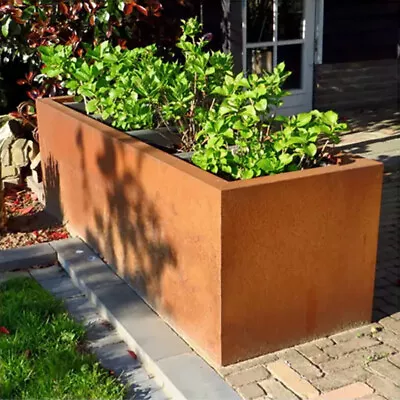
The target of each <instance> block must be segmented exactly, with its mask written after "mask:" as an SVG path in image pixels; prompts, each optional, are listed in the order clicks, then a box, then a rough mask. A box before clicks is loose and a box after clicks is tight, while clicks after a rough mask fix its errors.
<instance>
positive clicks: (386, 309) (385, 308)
mask: <svg viewBox="0 0 400 400" xmlns="http://www.w3.org/2000/svg"><path fill="white" fill-rule="evenodd" d="M379 309H380V310H382V311H383V312H384V313H385V315H391V314H393V313H394V312H396V311H397V310H398V309H399V307H398V306H395V305H393V304H389V303H386V304H384V305H382V306H380V307H379ZM399 329H400V328H399Z"/></svg>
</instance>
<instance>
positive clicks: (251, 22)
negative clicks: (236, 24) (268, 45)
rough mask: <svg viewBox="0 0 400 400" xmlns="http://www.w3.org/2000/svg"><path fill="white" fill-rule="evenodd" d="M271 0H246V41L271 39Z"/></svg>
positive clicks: (255, 41)
mask: <svg viewBox="0 0 400 400" xmlns="http://www.w3.org/2000/svg"><path fill="white" fill-rule="evenodd" d="M272 6H273V0H247V42H248V43H258V42H270V41H272V26H273V18H272V16H273V12H272V9H273V8H272Z"/></svg>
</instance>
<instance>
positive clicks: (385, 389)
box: [367, 375, 400, 400]
mask: <svg viewBox="0 0 400 400" xmlns="http://www.w3.org/2000/svg"><path fill="white" fill-rule="evenodd" d="M367 384H368V385H369V386H371V387H372V388H373V389H375V390H376V391H377V392H378V393H377V394H380V395H382V396H384V397H386V398H387V399H389V400H397V399H400V388H399V387H398V386H396V385H394V384H393V383H392V382H391V381H389V380H388V379H385V378H381V377H380V376H376V375H372V376H371V377H369V378H368V380H367Z"/></svg>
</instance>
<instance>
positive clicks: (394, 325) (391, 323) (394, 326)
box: [379, 317, 400, 334]
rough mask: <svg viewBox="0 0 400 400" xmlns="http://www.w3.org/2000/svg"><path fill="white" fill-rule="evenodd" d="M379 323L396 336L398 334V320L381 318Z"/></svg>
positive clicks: (399, 324)
mask: <svg viewBox="0 0 400 400" xmlns="http://www.w3.org/2000/svg"><path fill="white" fill-rule="evenodd" d="M379 323H380V324H381V325H382V326H384V327H385V329H388V330H390V331H392V332H394V333H396V334H400V320H395V319H393V318H391V317H387V318H383V319H381V320H380V321H379Z"/></svg>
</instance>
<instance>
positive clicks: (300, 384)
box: [267, 360, 319, 399]
mask: <svg viewBox="0 0 400 400" xmlns="http://www.w3.org/2000/svg"><path fill="white" fill-rule="evenodd" d="M267 368H268V370H269V372H271V374H272V375H273V376H274V377H275V378H276V379H278V380H280V381H281V382H282V383H283V384H284V385H285V386H286V387H288V388H289V389H290V390H291V391H292V392H294V393H295V394H297V395H298V396H299V397H300V398H302V399H309V398H312V397H315V396H317V395H318V394H319V392H318V390H316V389H315V388H314V387H313V386H312V385H311V384H310V383H309V382H307V381H306V380H305V379H303V378H302V377H301V376H300V375H299V374H298V373H297V372H296V371H294V370H293V369H292V368H290V367H289V366H288V365H287V364H286V363H285V362H284V361H283V360H278V361H275V362H273V363H271V364H268V366H267Z"/></svg>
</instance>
